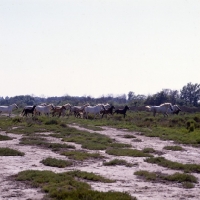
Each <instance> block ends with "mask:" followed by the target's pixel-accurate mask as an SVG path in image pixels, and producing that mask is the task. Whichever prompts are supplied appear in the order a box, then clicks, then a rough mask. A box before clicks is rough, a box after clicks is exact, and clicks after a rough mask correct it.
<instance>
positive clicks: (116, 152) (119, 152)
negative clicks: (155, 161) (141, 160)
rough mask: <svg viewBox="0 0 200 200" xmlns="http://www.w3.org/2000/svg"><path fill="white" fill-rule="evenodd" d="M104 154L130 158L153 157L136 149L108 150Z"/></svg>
mask: <svg viewBox="0 0 200 200" xmlns="http://www.w3.org/2000/svg"><path fill="white" fill-rule="evenodd" d="M106 153H107V154H109V155H115V156H130V157H153V155H151V154H149V153H144V152H143V151H140V150H137V149H125V148H124V149H117V148H110V149H107V150H106Z"/></svg>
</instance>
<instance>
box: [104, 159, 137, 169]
mask: <svg viewBox="0 0 200 200" xmlns="http://www.w3.org/2000/svg"><path fill="white" fill-rule="evenodd" d="M103 165H105V166H115V165H124V166H126V167H132V166H133V164H132V163H128V162H127V161H126V160H122V159H114V160H111V161H109V162H104V163H103Z"/></svg>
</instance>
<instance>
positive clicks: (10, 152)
mask: <svg viewBox="0 0 200 200" xmlns="http://www.w3.org/2000/svg"><path fill="white" fill-rule="evenodd" d="M24 155H25V153H23V152H20V151H18V150H15V149H10V148H0V156H24Z"/></svg>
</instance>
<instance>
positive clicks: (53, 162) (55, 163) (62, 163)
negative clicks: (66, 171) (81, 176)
mask: <svg viewBox="0 0 200 200" xmlns="http://www.w3.org/2000/svg"><path fill="white" fill-rule="evenodd" d="M41 163H42V164H44V165H46V166H51V167H58V168H64V167H68V166H72V165H73V162H71V161H67V160H61V159H56V158H51V157H48V158H46V159H43V160H42V161H41Z"/></svg>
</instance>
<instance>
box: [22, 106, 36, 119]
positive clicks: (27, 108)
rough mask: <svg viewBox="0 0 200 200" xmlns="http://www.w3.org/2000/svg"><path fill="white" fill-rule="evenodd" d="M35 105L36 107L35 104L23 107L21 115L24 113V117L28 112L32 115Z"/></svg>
mask: <svg viewBox="0 0 200 200" xmlns="http://www.w3.org/2000/svg"><path fill="white" fill-rule="evenodd" d="M35 107H36V105H34V106H27V107H25V108H24V109H23V111H22V114H23V116H25V115H26V117H27V115H28V114H29V113H31V114H32V117H33V112H34V110H35Z"/></svg>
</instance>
